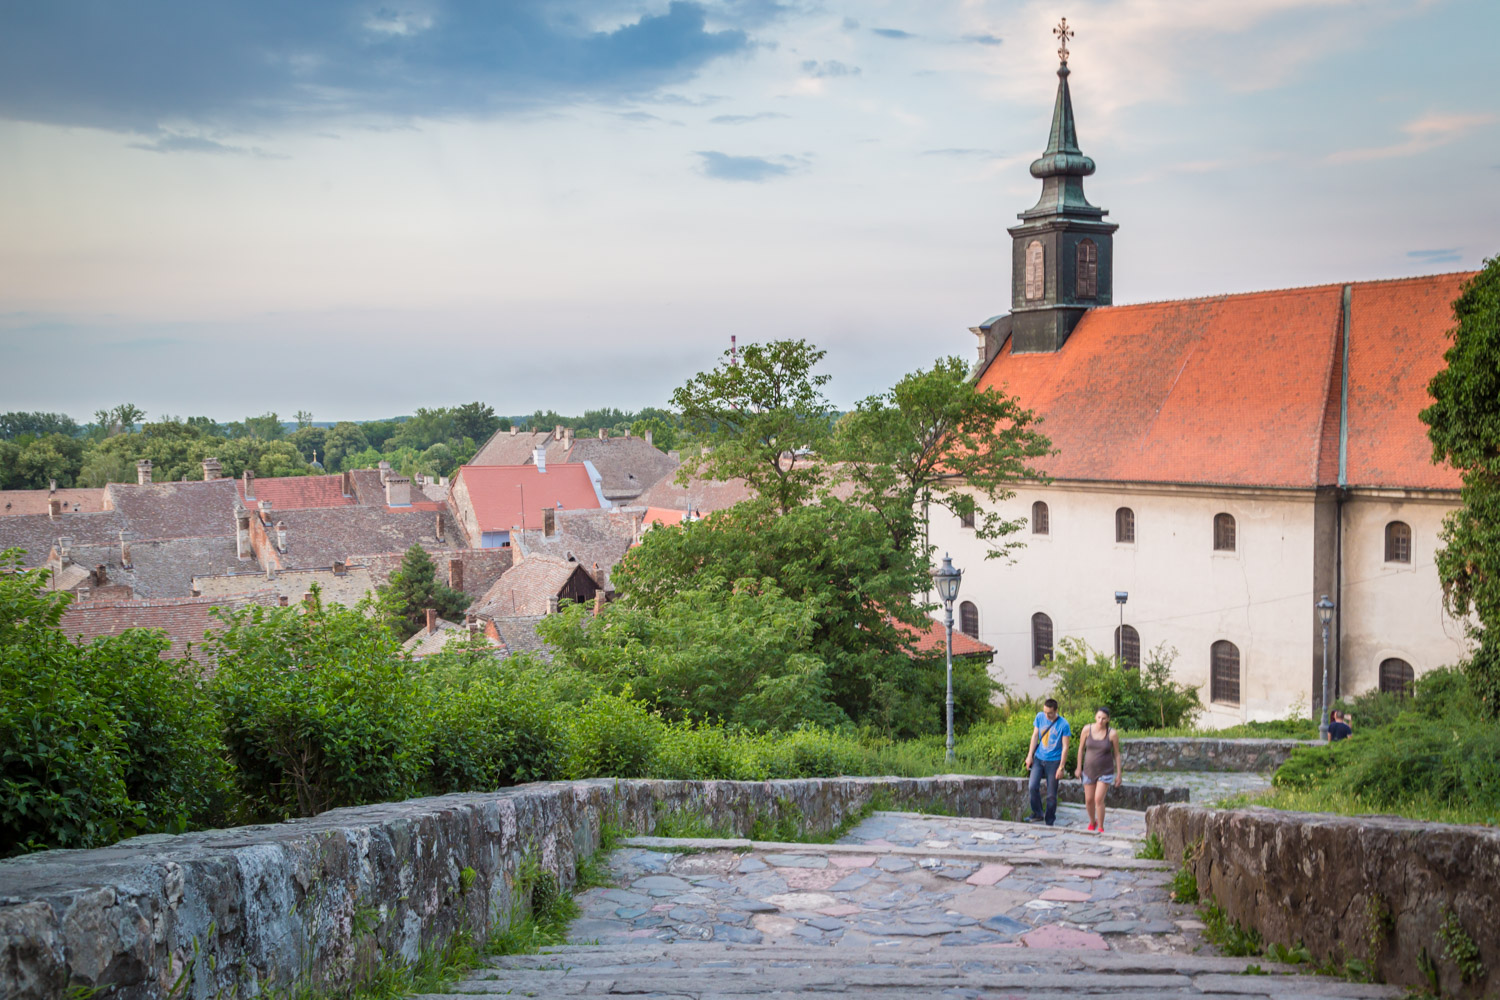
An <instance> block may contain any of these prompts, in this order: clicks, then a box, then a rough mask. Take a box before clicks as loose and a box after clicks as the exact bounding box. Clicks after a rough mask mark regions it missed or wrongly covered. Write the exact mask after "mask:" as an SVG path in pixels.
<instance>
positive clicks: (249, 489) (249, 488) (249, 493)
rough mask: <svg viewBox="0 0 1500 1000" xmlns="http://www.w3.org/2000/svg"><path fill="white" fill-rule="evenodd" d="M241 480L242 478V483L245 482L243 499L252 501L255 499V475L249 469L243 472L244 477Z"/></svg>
mask: <svg viewBox="0 0 1500 1000" xmlns="http://www.w3.org/2000/svg"><path fill="white" fill-rule="evenodd" d="M243 478H244V481H245V499H246V500H254V499H255V473H253V472H251V471H250V470H249V469H246V470H245V475H244V477H243Z"/></svg>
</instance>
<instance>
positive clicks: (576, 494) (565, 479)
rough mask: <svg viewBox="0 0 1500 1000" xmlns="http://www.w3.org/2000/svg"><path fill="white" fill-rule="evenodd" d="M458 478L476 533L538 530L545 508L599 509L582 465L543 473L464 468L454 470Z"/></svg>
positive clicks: (528, 469) (524, 467)
mask: <svg viewBox="0 0 1500 1000" xmlns="http://www.w3.org/2000/svg"><path fill="white" fill-rule="evenodd" d="M458 477H461V478H462V479H463V481H464V485H465V486H466V487H467V488H468V493H469V503H470V504H471V505H472V506H473V508H474V517H475V519H476V520H477V521H478V522H479V530H480V531H509V530H510V529H511V528H514V527H529V528H540V527H541V526H542V511H543V510H545V509H546V508H548V507H551V508H553V509H554V510H557V509H561V510H598V509H599V507H600V504H599V496H598V494H596V493H595V492H594V484H593V482H592V481H591V480H590V479H589V472H588V468H587V467H586V466H583V465H575V464H568V463H564V464H561V465H548V466H547V471H546V472H541V471H539V470H538V469H537V467H536V466H534V465H465V466H464V467H463V468H461V469H459V470H458ZM456 478H457V477H456ZM455 481H456V479H455ZM517 487H520V488H519V489H517ZM523 494H524V495H525V497H526V510H525V520H524V522H523V520H522V511H521V497H522V495H523Z"/></svg>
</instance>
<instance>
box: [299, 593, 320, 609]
mask: <svg viewBox="0 0 1500 1000" xmlns="http://www.w3.org/2000/svg"><path fill="white" fill-rule="evenodd" d="M302 604H303V606H304V607H306V608H307V610H309V611H316V610H318V595H317V594H314V593H313V592H312V591H310V590H309V591H308V592H307V593H305V594H303V595H302Z"/></svg>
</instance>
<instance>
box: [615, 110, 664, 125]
mask: <svg viewBox="0 0 1500 1000" xmlns="http://www.w3.org/2000/svg"><path fill="white" fill-rule="evenodd" d="M615 117H616V118H622V119H624V120H625V121H627V122H641V123H648V122H659V121H665V120H666V119H664V118H662V117H661V116H660V115H653V114H652V113H651V112H649V111H617V112H615Z"/></svg>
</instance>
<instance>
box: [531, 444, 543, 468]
mask: <svg viewBox="0 0 1500 1000" xmlns="http://www.w3.org/2000/svg"><path fill="white" fill-rule="evenodd" d="M531 460H532V461H533V462H535V463H536V471H537V472H540V473H545V472H546V471H547V449H546V448H543V447H540V446H538V447H536V448H533V449H532V450H531Z"/></svg>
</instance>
